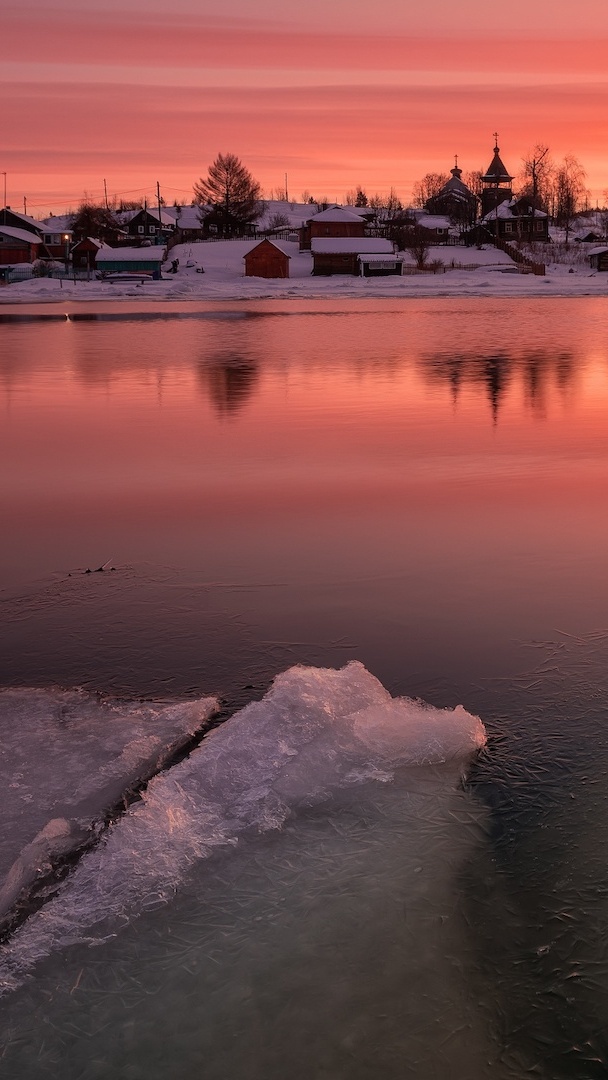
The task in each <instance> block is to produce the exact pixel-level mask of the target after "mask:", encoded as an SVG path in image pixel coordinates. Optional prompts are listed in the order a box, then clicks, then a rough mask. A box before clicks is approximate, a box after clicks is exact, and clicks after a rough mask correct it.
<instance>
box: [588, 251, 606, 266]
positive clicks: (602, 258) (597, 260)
mask: <svg viewBox="0 0 608 1080" xmlns="http://www.w3.org/2000/svg"><path fill="white" fill-rule="evenodd" d="M589 263H590V264H591V269H592V270H608V247H598V248H595V250H594V251H590V252H589Z"/></svg>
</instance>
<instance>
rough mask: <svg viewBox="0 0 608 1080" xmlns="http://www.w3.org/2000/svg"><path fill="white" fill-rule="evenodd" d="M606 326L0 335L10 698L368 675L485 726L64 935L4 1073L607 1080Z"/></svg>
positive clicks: (319, 312) (588, 308)
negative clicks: (473, 754)
mask: <svg viewBox="0 0 608 1080" xmlns="http://www.w3.org/2000/svg"><path fill="white" fill-rule="evenodd" d="M607 316H608V302H606V301H603V300H546V301H539V300H536V301H524V300H517V301H499V300H495V299H488V300H483V299H479V300H467V301H466V302H465V301H463V302H459V301H456V300H441V301H440V302H433V301H411V302H407V303H396V302H394V301H385V302H372V301H370V302H369V303H367V304H365V303H363V304H362V303H360V302H357V303H355V302H354V301H353V302H351V301H333V302H327V303H317V302H313V303H300V302H297V303H295V302H294V303H290V302H281V303H273V302H270V301H260V302H257V303H247V304H237V303H235V304H224V305H222V306H221V307H219V306H217V305H216V306H215V307H214V306H213V305H191V304H190V305H184V306H183V307H182V306H179V305H173V304H172V305H167V306H166V308H165V309H161V310H154V311H152V310H150V309H149V307H147V306H144V305H140V306H138V307H135V306H133V307H129V306H128V305H123V304H121V305H116V306H115V307H114V306H109V305H108V306H104V307H103V308H101V307H98V308H97V309H92V310H90V311H88V310H86V308H84V307H79V308H78V309H76V308H74V307H73V306H72V307H69V306H68V307H65V308H61V309H60V308H55V307H54V306H44V307H38V308H35V309H34V308H32V309H31V311H30V310H29V309H27V308H20V309H19V310H18V311H15V312H11V310H10V309H8V308H0V397H1V407H2V424H1V426H0V477H1V481H0V498H1V506H0V510H1V514H2V521H3V523H4V524H3V530H2V561H1V564H0V588H1V589H2V592H1V593H0V610H1V612H2V618H1V620H0V685H3V686H8V687H21V686H29V687H40V688H42V687H49V686H57V685H59V686H62V687H68V688H69V687H81V688H84V689H85V690H88V691H100V692H102V693H104V694H112V695H115V696H121V697H123V698H124V697H127V698H129V699H132V698H136V697H138V696H143V697H151V696H154V697H163V698H169V699H172V698H182V699H183V698H184V697H185V698H187V699H194V698H196V697H200V696H203V695H207V694H215V695H218V696H219V697H220V698H221V699H222V701H223V703H224V705H225V708H226V710H227V711H228V712H230V711H233V710H234V709H236V708H239V707H241V706H242V705H244V704H245V703H246V702H248V701H250V700H252V699H255V698H261V697H262V695H263V694H264V693H265V692H266V690H267V688H268V686H269V684H270V681H271V680H272V678H273V677H274V676H275V675H276V674H277V673H278V672H280V671H283V670H285V669H287V668H289V667H290V666H291V665H293V664H296V663H305V664H310V665H315V666H327V667H340V666H342V665H344V664H345V663H346V662H347V661H349V660H352V659H357V660H360V661H361V662H362V663H363V664H364V665H365V667H366V668H367V669H368V670H369V671H370V672H372V673H373V674H374V675H375V676H377V677H378V679H380V680H381V682H382V683H383V684H384V686H386V687H387V688H388V689H389V690H390V692H391V693H392V694H394V695H408V696H412V697H418V696H419V697H422V698H424V699H425V700H427V701H429V702H430V703H431V704H433V705H435V706H438V707H444V706H448V705H454V704H456V703H458V702H462V704H463V705H464V706H465V708H466V709H468V710H469V711H471V712H473V713H477V714H478V715H480V716H481V717H482V719H483V721H484V723H485V725H486V728H487V730H488V733H489V736H490V739H489V744H488V748H487V750H486V751H484V753H483V755H482V757H481V759H480V761H479V763H478V764H477V765H476V766H475V769H474V771H473V775H472V778H471V785H470V787H469V788H467V790H466V791H458V790H457V783H456V781H455V779H454V777H453V776H452V777H451V778H448V779H446V778H445V777H444V776H443V774H442V773H441V771H440V772H439V773H437V771H433V770H431V771H430V772H425V771H424V770H422V771H421V770H418V771H417V772H416V770H413V769H411V768H410V769H405V770H402V771H401V772H399V773H398V775H397V776H396V777H395V779H394V780H393V782H392V783H390V784H386V785H383V784H375V785H370V786H367V787H364V789H361V790H360V791H358V792H357V795H356V797H355V796H353V795H352V793H351V794H348V792H340V793H338V794H336V795H334V796H332V799H331V802H330V806H331V812H329V811H328V812H325V811H324V810H322V809H319V807H318V806H315V807H305V808H301V809H300V810H299V811H298V812H297V813H296V815H295V824H292V825H290V826H289V827H286V828H284V829H283V830H282V831H281V832H280V833H272V834H271V835H269V836H262V837H258V838H257V839H255V840H252V841H251V842H250V843H248V844H245V845H239V846H238V850H236V851H231V852H228V853H223V854H221V855H220V854H218V855H217V856H215V857H214V859H213V860H211V869H210V866H209V865H208V864H207V863H206V862H204V861H197V860H194V861H193V862H192V865H191V866H190V870H189V871H188V874H186V875H185V876H184V877H182V878H180V882H179V887H178V888H177V892H176V895H175V898H174V899H173V900H171V902H169V903H163V904H162V905H160V906H155V905H149V906H150V907H151V910H150V911H144V912H143V913H140V915H139V917H138V918H133V919H130V918H129V920H128V925H125V926H122V927H121V930H120V932H118V929H117V926H116V925H114V924H112V925H111V926H110V927H109V928H106V929H107V930H108V932H107V934H106V937H107V940H106V941H105V944H102V945H97V947H96V948H94V949H91V948H87V947H86V946H85V945H84V944H83V943H82V940H79V942H78V943H77V944H75V945H73V946H72V947H71V949H70V948H69V947H67V946H66V947H63V946H62V948H61V950H59V952H58V953H54V954H53V955H51V956H49V955H48V951H45V947H42V946H41V947H40V956H41V958H42V961H41V965H40V967H39V969H38V970H37V972H36V977H35V978H34V979H33V980H32V981H30V982H29V983H27V984H26V985H25V986H23V987H21V988H20V989H17V990H15V991H14V993H13V994H12V995H9V996H8V997H7V998H5V999H4V1002H3V1004H2V1008H4V1009H5V1010H6V1030H7V1032H8V1035H9V1038H8V1040H7V1047H8V1048H7V1050H6V1052H5V1055H4V1058H2V1059H0V1075H2V1076H5V1075H6V1076H7V1077H11V1080H13V1078H15V1080H21V1078H24V1080H25V1078H27V1080H30V1078H33V1080H36V1078H37V1077H39V1076H40V1077H44V1076H56V1075H57V1070H58V1068H60V1069H61V1075H62V1076H64V1077H66V1080H77V1078H80V1077H83V1078H84V1077H86V1078H87V1080H88V1077H93V1076H99V1077H102V1078H104V1080H105V1078H106V1077H108V1078H109V1077H112V1078H115V1077H121V1078H122V1077H124V1078H125V1080H126V1078H132V1080H137V1077H140V1076H144V1075H145V1076H146V1077H148V1078H150V1077H152V1078H153V1080H156V1078H157V1077H158V1080H160V1078H161V1077H166V1076H168V1075H171V1076H172V1077H180V1078H181V1077H182V1076H183V1077H184V1078H185V1077H186V1076H188V1077H189V1076H191V1075H194V1073H195V1072H196V1070H199V1071H200V1070H201V1069H203V1062H204V1069H203V1072H202V1074H203V1075H205V1076H206V1077H209V1078H216V1077H217V1080H224V1078H226V1077H228V1076H231V1077H234V1078H235V1080H257V1077H258V1076H259V1077H260V1078H261V1077H262V1076H263V1077H264V1078H265V1080H266V1078H270V1080H275V1078H276V1080H279V1077H281V1078H282V1077H283V1076H284V1075H285V1074H286V1073H290V1074H292V1075H293V1076H294V1077H295V1078H299V1077H300V1076H301V1077H302V1080H304V1078H306V1080H309V1078H310V1077H313V1076H314V1077H319V1078H322V1080H359V1078H361V1080H368V1078H369V1080H371V1078H372V1077H373V1078H374V1080H375V1078H376V1077H378V1076H382V1077H383V1078H386V1080H393V1077H394V1078H395V1080H396V1078H397V1077H399V1078H401V1077H403V1076H412V1077H415V1078H422V1080H426V1078H427V1077H428V1078H429V1080H430V1078H431V1077H435V1076H437V1075H442V1074H446V1075H447V1073H446V1072H445V1071H446V1069H447V1070H448V1071H449V1075H451V1076H454V1077H458V1078H460V1077H462V1078H463V1080H465V1078H467V1080H470V1078H471V1077H485V1076H486V1075H488V1076H492V1077H511V1076H514V1077H521V1076H522V1075H524V1074H527V1072H528V1071H530V1070H535V1073H536V1075H540V1076H543V1077H547V1078H552V1077H562V1076H572V1077H579V1078H586V1077H596V1076H597V1077H601V1076H605V1075H606V1074H607V1072H608V1047H607V1045H606V1037H605V1034H604V1032H605V1030H606V1021H607V1020H608V960H607V957H606V955H605V937H606V934H605V927H606V921H607V919H608V905H607V899H608V872H607V870H606V857H605V853H606V851H607V850H608V831H607V828H606V798H605V776H606V771H607V766H608V737H607V735H608V727H607V720H608V717H607V715H606V707H605V700H606V690H608V687H607V686H606V682H607V677H606V670H607V661H608V611H607V603H606V601H607V588H606V586H607V575H608V571H607V568H606V535H607V525H608V521H607V518H608V501H607V494H608V484H607V480H608V424H607V423H606V417H607V415H608V339H607V336H606V326H607ZM100 566H105V567H106V569H104V571H103V572H101V573H90V574H86V573H85V570H86V569H90V570H96V569H97V568H98V567H100ZM5 756H6V755H5ZM34 756H35V753H34ZM9 767H10V762H9ZM42 784H44V781H42ZM155 851H156V849H155V848H153V847H152V848H151V849H150V859H151V860H154V858H155ZM427 859H428V873H427V872H426V870H427V863H426V862H425V860H427ZM143 907H144V908H145V907H146V905H143ZM123 921H125V922H126V920H123ZM116 935H117V936H116ZM102 936H103V935H102ZM41 1016H42V1017H43V1020H44V1023H42V1024H41V1020H40V1017H41ZM35 1018H36V1019H35ZM108 1032H111V1033H112V1040H110V1042H111V1045H109V1040H108ZM3 1068H4V1069H5V1071H4V1072H3V1071H2V1070H3ZM535 1073H534V1072H533V1073H532V1075H534V1074H535Z"/></svg>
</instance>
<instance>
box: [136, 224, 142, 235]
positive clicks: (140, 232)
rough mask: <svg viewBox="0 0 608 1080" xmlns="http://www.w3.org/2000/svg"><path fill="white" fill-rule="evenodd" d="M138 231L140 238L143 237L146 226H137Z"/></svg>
mask: <svg viewBox="0 0 608 1080" xmlns="http://www.w3.org/2000/svg"><path fill="white" fill-rule="evenodd" d="M137 231H138V233H139V234H140V236H143V234H144V226H143V225H138V226H137Z"/></svg>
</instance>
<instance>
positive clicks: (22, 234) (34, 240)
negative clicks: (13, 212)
mask: <svg viewBox="0 0 608 1080" xmlns="http://www.w3.org/2000/svg"><path fill="white" fill-rule="evenodd" d="M21 216H23V215H21ZM0 234H1V235H2V236H9V237H10V238H11V240H22V241H23V243H25V244H41V243H42V237H40V236H39V235H38V233H33V232H30V231H29V229H14V228H13V226H12V225H0Z"/></svg>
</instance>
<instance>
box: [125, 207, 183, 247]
mask: <svg viewBox="0 0 608 1080" xmlns="http://www.w3.org/2000/svg"><path fill="white" fill-rule="evenodd" d="M174 231H175V216H174V214H170V213H168V211H167V210H163V209H162V208H161V211H160V217H159V212H158V210H157V209H156V210H153V209H152V208H151V207H144V208H143V210H138V211H137V213H136V214H135V215H134V216H133V217H132V218H131V220H130V221H129V222H128V224H127V232H128V234H129V237H130V239H131V240H139V241H142V240H151V241H152V243H153V244H158V243H164V241H165V239H167V238H168V237H169V236H171V234H172V233H173V232H174Z"/></svg>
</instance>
